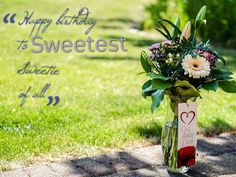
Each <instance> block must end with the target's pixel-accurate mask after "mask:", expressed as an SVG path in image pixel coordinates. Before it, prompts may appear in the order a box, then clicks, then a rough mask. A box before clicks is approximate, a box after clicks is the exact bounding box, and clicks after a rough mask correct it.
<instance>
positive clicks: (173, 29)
mask: <svg viewBox="0 0 236 177" xmlns="http://www.w3.org/2000/svg"><path fill="white" fill-rule="evenodd" d="M174 25H175V26H176V27H177V28H178V29H179V27H180V18H179V17H177V18H176V20H175V22H174ZM177 28H174V27H172V31H171V38H172V39H176V38H177V35H178V31H177Z"/></svg>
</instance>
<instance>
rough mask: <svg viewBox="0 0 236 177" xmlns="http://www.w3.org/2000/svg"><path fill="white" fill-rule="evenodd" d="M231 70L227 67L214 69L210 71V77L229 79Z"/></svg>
mask: <svg viewBox="0 0 236 177" xmlns="http://www.w3.org/2000/svg"><path fill="white" fill-rule="evenodd" d="M232 74H233V73H232V72H230V71H228V70H227V69H214V70H213V71H212V77H213V78H216V80H229V79H232Z"/></svg>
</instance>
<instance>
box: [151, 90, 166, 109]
mask: <svg viewBox="0 0 236 177" xmlns="http://www.w3.org/2000/svg"><path fill="white" fill-rule="evenodd" d="M151 97H152V105H151V110H152V112H153V111H154V110H155V109H156V108H158V107H159V106H160V104H161V102H162V100H163V99H164V89H160V90H157V91H155V92H154V93H153V94H152V95H151Z"/></svg>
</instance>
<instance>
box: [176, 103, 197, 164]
mask: <svg viewBox="0 0 236 177" xmlns="http://www.w3.org/2000/svg"><path fill="white" fill-rule="evenodd" d="M196 147H197V103H195V102H192V103H180V104H178V168H180V167H182V166H191V165H194V164H195V156H196Z"/></svg>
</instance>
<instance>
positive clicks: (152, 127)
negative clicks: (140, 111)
mask: <svg viewBox="0 0 236 177" xmlns="http://www.w3.org/2000/svg"><path fill="white" fill-rule="evenodd" d="M134 131H135V132H137V133H138V134H139V135H140V136H142V137H145V138H152V137H158V138H160V137H161V131H162V126H161V124H160V123H152V124H149V125H144V126H138V127H135V128H134Z"/></svg>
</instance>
